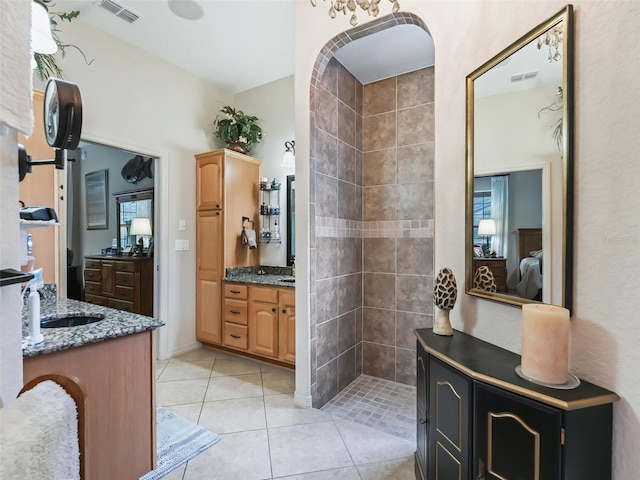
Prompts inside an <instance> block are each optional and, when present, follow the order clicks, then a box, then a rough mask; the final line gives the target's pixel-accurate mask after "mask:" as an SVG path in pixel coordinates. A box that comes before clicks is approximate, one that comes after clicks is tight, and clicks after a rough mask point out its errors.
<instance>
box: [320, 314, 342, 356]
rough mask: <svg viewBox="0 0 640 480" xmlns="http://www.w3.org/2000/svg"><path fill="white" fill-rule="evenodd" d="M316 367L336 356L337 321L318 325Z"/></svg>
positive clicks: (333, 320) (335, 319)
mask: <svg viewBox="0 0 640 480" xmlns="http://www.w3.org/2000/svg"><path fill="white" fill-rule="evenodd" d="M317 328H318V346H317V349H318V353H317V359H318V365H320V366H322V365H324V364H326V363H328V362H330V361H331V360H333V359H334V358H336V357H337V356H338V319H337V318H334V319H332V320H329V321H328V322H324V323H319V324H318V327H317Z"/></svg>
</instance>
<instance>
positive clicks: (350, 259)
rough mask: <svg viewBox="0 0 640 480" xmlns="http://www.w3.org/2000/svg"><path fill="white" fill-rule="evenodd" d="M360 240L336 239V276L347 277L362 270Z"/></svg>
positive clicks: (349, 238)
mask: <svg viewBox="0 0 640 480" xmlns="http://www.w3.org/2000/svg"><path fill="white" fill-rule="evenodd" d="M361 243H362V240H361V239H359V238H351V237H340V238H338V255H337V258H338V275H349V274H352V273H358V272H360V271H361V270H362V268H361V265H362V263H361V261H360V259H359V258H358V257H361V256H362V248H361V247H360V248H359V247H358V246H359V245H361Z"/></svg>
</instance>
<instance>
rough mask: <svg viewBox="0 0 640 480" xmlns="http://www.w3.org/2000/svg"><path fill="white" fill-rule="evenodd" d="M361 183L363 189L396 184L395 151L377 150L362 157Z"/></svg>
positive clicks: (389, 149)
mask: <svg viewBox="0 0 640 480" xmlns="http://www.w3.org/2000/svg"><path fill="white" fill-rule="evenodd" d="M362 171H363V172H362V181H363V185H364V186H365V187H370V186H375V185H390V184H395V183H396V182H397V175H396V171H397V164H396V149H395V148H388V149H386V150H377V151H374V152H367V153H365V154H364V155H363V161H362Z"/></svg>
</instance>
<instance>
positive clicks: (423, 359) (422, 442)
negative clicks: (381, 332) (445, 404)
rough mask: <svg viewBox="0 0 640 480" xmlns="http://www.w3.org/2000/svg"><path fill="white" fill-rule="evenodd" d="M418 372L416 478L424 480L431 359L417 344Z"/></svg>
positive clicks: (425, 474) (425, 473) (425, 472)
mask: <svg viewBox="0 0 640 480" xmlns="http://www.w3.org/2000/svg"><path fill="white" fill-rule="evenodd" d="M417 343H418V345H417V355H418V357H417V365H416V367H417V371H416V395H417V401H416V408H417V421H418V423H417V432H416V467H417V468H416V478H417V479H418V480H424V479H425V478H426V477H427V438H428V437H427V435H428V417H427V414H428V412H427V405H428V403H427V381H428V380H427V365H428V364H429V363H428V362H429V357H428V356H427V354H426V352H425V351H424V349H423V348H422V345H420V342H417Z"/></svg>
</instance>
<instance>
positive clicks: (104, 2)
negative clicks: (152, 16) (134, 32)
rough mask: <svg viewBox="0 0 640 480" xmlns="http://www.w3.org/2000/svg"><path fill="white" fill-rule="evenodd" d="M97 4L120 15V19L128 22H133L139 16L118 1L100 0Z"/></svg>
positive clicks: (117, 15)
mask: <svg viewBox="0 0 640 480" xmlns="http://www.w3.org/2000/svg"><path fill="white" fill-rule="evenodd" d="M98 6H100V7H102V8H104V9H105V10H107V11H108V12H111V13H113V14H114V15H115V16H116V17H120V18H121V19H123V20H125V21H127V22H129V23H133V22H135V21H136V20H138V18H140V17H139V16H138V15H136V14H135V13H133V12H132V11H131V10H129V9H128V8H125V7H124V6H123V5H120V4H119V3H118V2H114V1H113V0H100V3H98Z"/></svg>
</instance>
